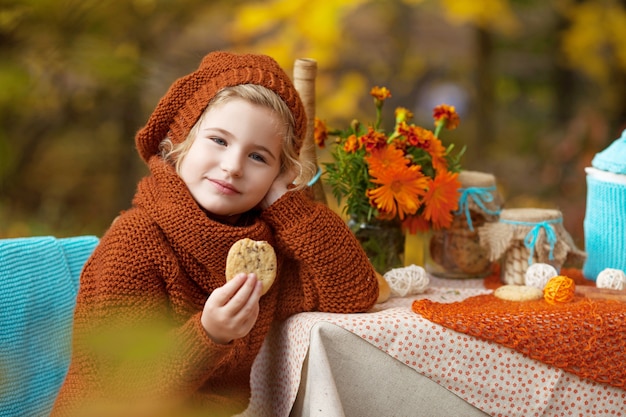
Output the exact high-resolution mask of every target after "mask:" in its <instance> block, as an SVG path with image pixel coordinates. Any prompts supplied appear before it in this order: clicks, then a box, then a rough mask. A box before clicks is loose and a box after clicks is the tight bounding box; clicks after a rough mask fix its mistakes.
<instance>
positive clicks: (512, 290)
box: [493, 284, 543, 301]
mask: <svg viewBox="0 0 626 417" xmlns="http://www.w3.org/2000/svg"><path fill="white" fill-rule="evenodd" d="M493 295H495V296H496V297H498V298H500V299H502V300H509V301H533V300H541V299H542V298H543V291H542V290H540V289H539V288H536V287H529V286H527V285H511V284H509V285H503V286H501V287H499V288H497V289H496V290H495V291H494V292H493Z"/></svg>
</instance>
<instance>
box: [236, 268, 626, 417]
mask: <svg viewBox="0 0 626 417" xmlns="http://www.w3.org/2000/svg"><path fill="white" fill-rule="evenodd" d="M488 292H490V290H488V289H485V288H484V286H483V284H482V280H463V281H452V280H442V279H436V278H431V282H430V284H429V287H428V288H427V290H426V292H425V293H424V294H418V295H411V296H407V297H404V298H391V299H390V300H388V301H387V302H385V303H382V304H378V305H376V306H375V307H374V308H373V309H372V310H371V311H370V312H368V313H364V314H331V313H317V312H315V313H302V314H298V315H295V316H293V317H291V318H289V319H288V320H286V321H285V322H284V323H282V324H280V325H279V326H277V327H275V328H273V329H272V330H271V332H270V334H269V335H268V337H267V339H266V341H265V343H264V345H263V347H262V349H261V352H260V353H259V355H258V357H257V359H256V361H255V363H254V365H253V369H252V376H251V386H252V398H251V402H250V406H249V408H248V410H247V411H246V412H245V413H243V414H242V415H243V416H279V417H281V416H293V417H308V416H325V417H334V416H359V417H368V416H372V417H374V416H377V417H379V416H382V415H384V416H407V415H426V416H433V417H436V416H450V415H462V416H481V415H493V416H520V417H522V416H523V417H528V416H569V415H576V416H578V415H581V416H587V415H624V414H626V391H624V390H621V389H619V388H616V387H612V386H609V385H604V384H599V383H596V382H593V381H589V380H584V379H581V378H579V377H578V376H576V375H573V374H570V373H567V372H565V371H563V370H561V369H558V368H555V367H552V366H550V365H546V364H544V363H541V362H538V361H535V360H532V359H530V358H528V357H525V356H524V355H522V354H521V353H519V352H517V351H515V350H512V349H509V348H507V347H504V346H501V345H498V344H496V343H492V342H488V341H484V340H481V339H477V338H474V337H472V336H469V335H465V334H461V333H457V332H455V331H453V330H450V329H447V328H445V327H442V326H440V325H438V324H435V323H432V322H430V321H428V320H426V319H424V318H422V317H421V316H420V315H418V314H416V313H414V312H413V311H412V310H411V303H412V302H413V301H414V300H415V299H419V298H428V299H430V300H433V301H437V302H454V301H461V300H463V299H465V298H467V297H471V296H474V295H479V294H485V293H488Z"/></svg>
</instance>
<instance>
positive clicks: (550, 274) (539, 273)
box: [524, 263, 559, 290]
mask: <svg viewBox="0 0 626 417" xmlns="http://www.w3.org/2000/svg"><path fill="white" fill-rule="evenodd" d="M557 275H559V273H558V272H557V270H556V268H555V267H553V266H552V265H549V264H542V263H535V264H532V265H531V266H529V267H528V269H527V270H526V275H525V277H524V283H525V284H526V285H527V286H529V287H535V288H539V289H540V290H543V287H545V286H546V284H547V283H548V281H550V278H554V277H556V276H557Z"/></svg>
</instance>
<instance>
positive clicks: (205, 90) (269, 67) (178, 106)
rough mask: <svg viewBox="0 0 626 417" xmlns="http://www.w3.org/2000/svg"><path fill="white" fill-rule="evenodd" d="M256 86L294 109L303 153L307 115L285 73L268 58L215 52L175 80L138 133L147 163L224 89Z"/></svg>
mask: <svg viewBox="0 0 626 417" xmlns="http://www.w3.org/2000/svg"><path fill="white" fill-rule="evenodd" d="M239 84H257V85H262V86H264V87H267V88H269V89H270V90H272V91H274V92H275V93H276V94H278V95H279V96H280V97H281V98H282V99H283V101H284V102H285V103H286V104H287V106H288V107H289V110H291V114H292V115H293V117H294V120H295V126H294V129H295V135H296V137H297V138H298V139H299V142H298V143H297V144H296V152H299V151H300V148H301V147H302V141H303V139H304V136H305V133H306V125H307V119H306V112H305V109H304V106H303V104H302V101H301V100H300V96H299V95H298V92H297V90H296V89H295V87H294V85H293V83H292V82H291V79H290V78H289V76H288V75H287V74H286V73H285V71H284V70H283V69H282V68H280V66H279V65H278V63H277V62H276V61H275V60H274V59H272V58H271V57H269V56H267V55H253V54H241V55H238V54H233V53H230V52H221V51H218V52H212V53H210V54H208V55H207V56H205V57H204V59H203V60H202V62H201V63H200V66H199V67H198V69H197V70H196V71H195V72H193V73H191V74H188V75H186V76H184V77H181V78H179V79H178V80H176V81H175V82H174V83H173V84H172V86H171V87H170V88H169V90H168V91H167V93H166V94H165V95H164V96H163V97H162V98H161V100H160V101H159V103H158V104H157V107H156V109H155V110H154V112H153V113H152V115H151V116H150V118H149V120H148V123H147V124H146V125H145V126H144V127H143V128H142V129H141V130H140V131H139V132H138V133H137V135H136V137H135V143H136V145H137V150H138V151H139V154H140V155H141V157H142V158H143V160H144V161H146V162H147V161H148V160H149V159H150V157H151V156H152V155H156V154H157V153H158V152H159V144H160V143H161V141H162V140H163V139H164V138H165V137H166V136H167V135H168V133H169V136H170V138H171V139H172V142H174V143H181V142H183V141H184V140H185V138H186V137H187V134H188V133H189V131H190V130H191V128H192V127H193V125H194V124H195V123H196V121H197V120H198V118H199V117H200V115H201V114H202V112H203V111H204V109H205V108H206V107H207V105H208V104H209V102H210V101H211V99H212V98H213V97H215V95H216V94H217V93H218V92H219V91H220V90H222V89H223V88H224V87H230V86H234V85H239Z"/></svg>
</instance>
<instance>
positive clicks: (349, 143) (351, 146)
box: [343, 135, 361, 153]
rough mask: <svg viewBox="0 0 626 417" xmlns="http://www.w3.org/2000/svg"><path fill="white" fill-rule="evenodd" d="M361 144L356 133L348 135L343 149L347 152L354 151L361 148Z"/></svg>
mask: <svg viewBox="0 0 626 417" xmlns="http://www.w3.org/2000/svg"><path fill="white" fill-rule="evenodd" d="M360 147H361V144H360V142H359V140H358V139H357V138H356V135H350V136H348V139H346V143H344V144H343V150H344V151H346V152H347V153H353V152H356V151H358V150H359V148H360Z"/></svg>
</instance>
